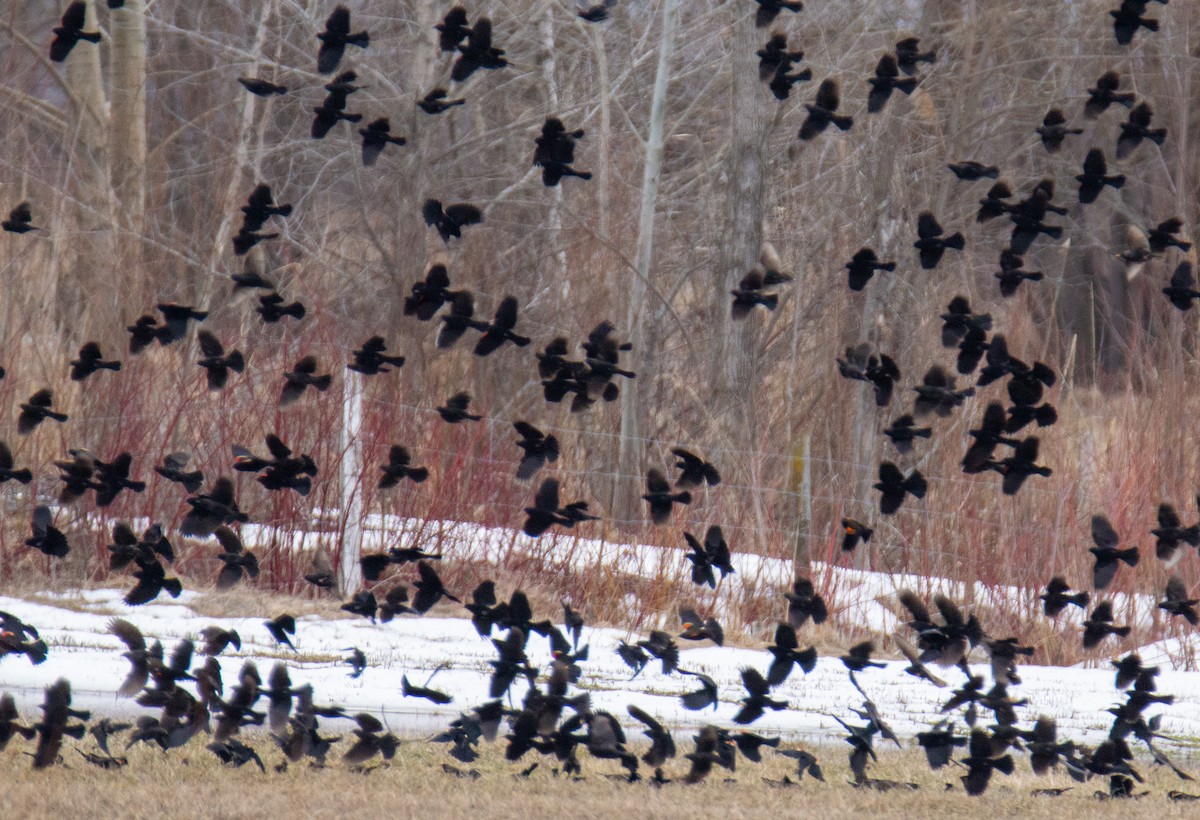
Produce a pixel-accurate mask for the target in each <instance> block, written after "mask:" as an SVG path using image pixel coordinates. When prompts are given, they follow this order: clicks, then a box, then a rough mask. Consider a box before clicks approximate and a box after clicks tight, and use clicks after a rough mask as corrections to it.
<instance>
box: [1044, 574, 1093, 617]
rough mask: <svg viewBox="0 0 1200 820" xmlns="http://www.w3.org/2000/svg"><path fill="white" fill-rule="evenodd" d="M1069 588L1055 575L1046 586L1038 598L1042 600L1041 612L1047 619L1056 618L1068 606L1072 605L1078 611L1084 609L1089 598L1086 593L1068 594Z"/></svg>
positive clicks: (1060, 577)
mask: <svg viewBox="0 0 1200 820" xmlns="http://www.w3.org/2000/svg"><path fill="white" fill-rule="evenodd" d="M1070 592H1071V588H1070V587H1069V586H1067V582H1066V581H1064V580H1063V579H1062V576H1059V575H1055V576H1054V577H1053V578H1051V579H1050V581H1049V583H1047V584H1046V591H1045V592H1043V593H1042V594H1041V595H1040V596H1039V597H1040V598H1041V600H1042V612H1043V613H1044V614H1045V615H1046V617H1047V618H1057V617H1058V615H1059V613H1060V612H1062V611H1063V610H1064V609H1066V608H1067V606H1068V605H1074V606H1077V607H1079V608H1080V609H1086V608H1087V605H1088V600H1089V599H1090V596H1089V595H1088V593H1087V591H1086V590H1084V591H1081V592H1076V593H1074V594H1068V593H1070Z"/></svg>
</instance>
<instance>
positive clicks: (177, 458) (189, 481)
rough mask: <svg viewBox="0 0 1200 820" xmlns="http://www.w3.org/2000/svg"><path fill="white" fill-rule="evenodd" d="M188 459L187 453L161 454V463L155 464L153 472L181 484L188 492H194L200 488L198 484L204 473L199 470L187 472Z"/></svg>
mask: <svg viewBox="0 0 1200 820" xmlns="http://www.w3.org/2000/svg"><path fill="white" fill-rule="evenodd" d="M190 459H191V456H190V455H188V454H187V453H167V454H166V455H165V456H163V463H162V464H161V465H158V466H155V468H154V472H156V473H158V474H159V475H160V476H162V477H163V478H165V479H166V480H167V481H174V482H175V483H177V484H182V485H183V486H184V488H185V489H186V490H187V491H188V492H189V493H194V492H196V491H197V490H199V489H200V484H201V482H203V481H204V473H203V472H201V471H200V470H193V471H191V472H187V471H186V467H187V464H188V461H189V460H190Z"/></svg>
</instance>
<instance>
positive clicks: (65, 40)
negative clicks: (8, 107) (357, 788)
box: [35, 2, 100, 768]
mask: <svg viewBox="0 0 1200 820" xmlns="http://www.w3.org/2000/svg"><path fill="white" fill-rule="evenodd" d="M86 15H87V4H86V3H83V2H75V3H72V4H71V5H69V6H67V10H66V11H65V12H63V16H62V22H61V23H59V25H57V26H55V27H54V39H53V40H52V41H51V42H50V59H51V60H52V61H54V62H56V63H61V62H62V61H63V60H65V59H67V55H68V54H70V53H71V49H73V48H75V44H76V43H78V42H79V41H80V40H87V41H88V42H89V43H99V42H100V32H98V31H84V30H83V26H84V20H85V17H86ZM35 768H36V765H35Z"/></svg>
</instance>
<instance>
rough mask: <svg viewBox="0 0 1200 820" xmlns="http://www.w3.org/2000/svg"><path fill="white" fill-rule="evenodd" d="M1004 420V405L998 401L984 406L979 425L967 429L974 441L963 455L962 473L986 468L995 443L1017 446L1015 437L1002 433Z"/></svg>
mask: <svg viewBox="0 0 1200 820" xmlns="http://www.w3.org/2000/svg"><path fill="white" fill-rule="evenodd" d="M1004 422H1005V413H1004V405H1002V404H1000V402H995V401H994V402H989V403H988V406H987V407H986V408H984V411H983V419H982V420H981V421H980V423H979V427H978V428H977V429H974V430H970V431H968V433H969V435H970V436H971V438H973V439H974V441H973V442H972V443H971V446H970V447H968V448H967V454H966V455H965V456H963V460H962V468H963V472H964V473H982V472H983V471H984V470H986V469H987V468H988V465H989V464H991V463H992V461H993V459H992V454H993V453H994V452H995V450H996V446H997V445H999V444H1004V445H1006V446H1008V447H1013V448H1015V447H1016V446H1017V444H1018V442H1017V440H1016V439H1012V438H1007V437H1006V436H1005V435H1004V432H1005V431H1004Z"/></svg>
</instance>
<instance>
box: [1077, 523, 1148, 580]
mask: <svg viewBox="0 0 1200 820" xmlns="http://www.w3.org/2000/svg"><path fill="white" fill-rule="evenodd" d="M1092 541H1093V542H1094V543H1095V545H1096V546H1094V547H1090V548H1089V549H1088V552H1090V553H1091V554H1092V555H1094V556H1095V557H1096V565H1095V567H1094V568H1093V569H1092V587H1093V588H1094V589H1096V590H1097V591H1099V590H1102V589H1107V588H1108V585H1109V584H1111V583H1112V580H1113V577H1114V576H1115V575H1116V574H1117V568H1118V567H1119V566H1120V565H1121V562H1124V563H1126V564H1128V565H1129V566H1130V567H1136V566H1137V565H1138V549H1137V547H1130V548H1129V549H1124V550H1119V549H1117V545H1118V544H1120V543H1121V538H1120V536H1118V535H1117V532H1116V530H1114V529H1113V526H1112V524H1110V523H1109V521H1108V519H1107V518H1105V517H1104V516H1103V515H1094V516H1092Z"/></svg>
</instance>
